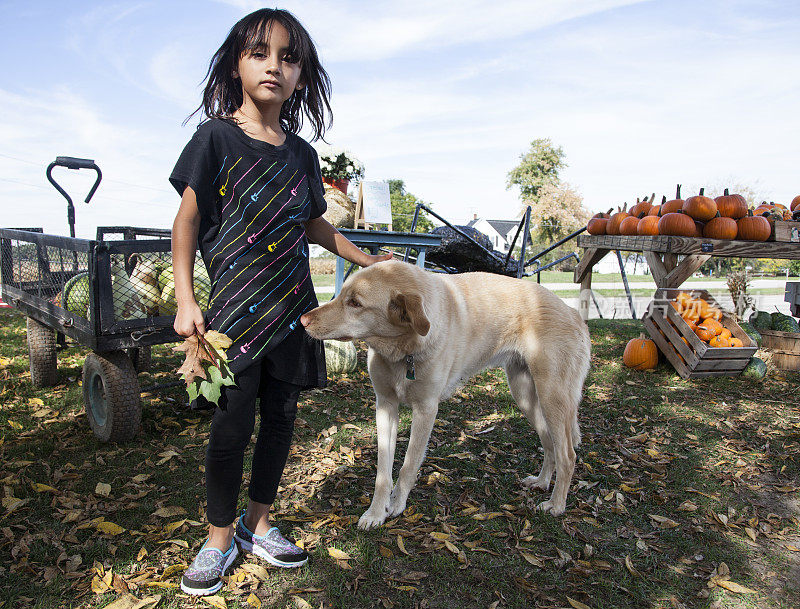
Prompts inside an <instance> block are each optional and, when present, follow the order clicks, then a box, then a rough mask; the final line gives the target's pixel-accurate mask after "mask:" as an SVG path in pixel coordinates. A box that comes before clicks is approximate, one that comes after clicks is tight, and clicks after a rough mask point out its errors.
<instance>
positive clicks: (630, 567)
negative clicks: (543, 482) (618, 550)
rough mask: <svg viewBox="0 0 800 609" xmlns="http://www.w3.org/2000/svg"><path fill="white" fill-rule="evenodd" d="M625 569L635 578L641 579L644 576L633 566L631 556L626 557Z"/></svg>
mask: <svg viewBox="0 0 800 609" xmlns="http://www.w3.org/2000/svg"><path fill="white" fill-rule="evenodd" d="M625 567H626V568H627V569H628V571H629V572H630V574H631V575H633V576H634V577H641V576H642V574H641V573H639V571H637V570H636V567H634V566H633V561H632V560H631V557H630V555H629V554H626V555H625Z"/></svg>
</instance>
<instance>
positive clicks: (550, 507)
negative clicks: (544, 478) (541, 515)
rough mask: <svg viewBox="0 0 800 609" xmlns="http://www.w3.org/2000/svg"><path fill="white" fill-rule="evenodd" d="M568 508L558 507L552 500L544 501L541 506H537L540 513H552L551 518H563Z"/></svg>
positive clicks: (564, 506)
mask: <svg viewBox="0 0 800 609" xmlns="http://www.w3.org/2000/svg"><path fill="white" fill-rule="evenodd" d="M566 507H567V506H566V505H556V504H555V503H553V502H552V501H551V500H550V499H548V500H547V501H542V502H541V503H540V504H539V505H537V506H536V510H537V511H539V512H550V515H551V516H561V514H563V513H564V510H565V509H566Z"/></svg>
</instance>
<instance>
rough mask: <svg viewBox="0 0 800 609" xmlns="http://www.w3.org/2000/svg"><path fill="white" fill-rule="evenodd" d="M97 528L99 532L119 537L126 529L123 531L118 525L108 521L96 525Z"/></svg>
mask: <svg viewBox="0 0 800 609" xmlns="http://www.w3.org/2000/svg"><path fill="white" fill-rule="evenodd" d="M95 528H96V529H97V530H98V531H102V532H103V533H106V534H107V535H119V534H120V533H124V532H125V529H123V528H122V527H121V526H119V525H118V524H114V523H113V522H108V521H106V520H102V521H100V522H98V523H97V524H96V525H95Z"/></svg>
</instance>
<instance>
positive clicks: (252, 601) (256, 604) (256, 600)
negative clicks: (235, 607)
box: [247, 592, 261, 609]
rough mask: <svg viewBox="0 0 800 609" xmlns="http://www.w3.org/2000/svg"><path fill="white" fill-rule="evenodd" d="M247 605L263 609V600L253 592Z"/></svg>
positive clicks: (248, 598)
mask: <svg viewBox="0 0 800 609" xmlns="http://www.w3.org/2000/svg"><path fill="white" fill-rule="evenodd" d="M247 604H248V605H250V606H251V607H255V608H256V609H261V599H260V598H258V597H257V596H256V595H255V594H253V593H252V592H251V593H250V596H248V597H247Z"/></svg>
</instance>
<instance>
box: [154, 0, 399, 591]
mask: <svg viewBox="0 0 800 609" xmlns="http://www.w3.org/2000/svg"><path fill="white" fill-rule="evenodd" d="M206 78H207V79H208V82H207V84H206V87H205V92H204V94H203V103H202V104H201V106H200V108H198V110H197V111H199V110H200V109H203V110H204V112H205V115H206V116H207V117H208V118H209V120H207V121H206V122H204V123H202V124H201V125H200V126H199V127H198V128H197V131H196V133H195V134H194V136H193V137H192V139H191V141H190V142H189V143H188V144H187V145H186V147H185V148H184V150H183V152H182V154H181V156H180V158H179V159H178V162H177V164H176V165H175V169H174V170H173V172H172V174H171V176H170V182H171V183H172V184H173V186H174V187H175V188H176V189H177V191H178V193H179V194H181V204H180V209H179V210H178V214H177V216H176V218H175V222H174V224H173V229H172V255H173V268H174V276H175V295H176V298H177V302H178V311H177V315H176V316H175V324H174V327H175V331H176V332H177V333H178V334H179V335H181V336H191V335H192V334H194V333H195V332H198V333H200V334H202V333H204V332H205V331H206V329H211V328H213V329H215V330H218V331H220V332H223V333H225V334H227V335H228V336H229V337H230V338H231V339H232V340H233V344H232V345H231V347H230V348H229V349H228V358H229V364H230V367H231V371H232V372H233V373H234V379H235V381H236V386H235V387H224V388H223V393H222V397H221V398H220V402H219V407H218V408H217V409H216V410H215V412H214V416H213V420H212V423H211V434H210V437H209V442H208V448H207V451H206V461H205V478H206V496H207V503H208V507H207V516H208V522H209V534H208V539H207V540H206V542H205V543H204V544H203V546H202V548H201V549H200V552H199V553H198V554H197V556H196V557H195V559H194V560H193V561H192V564H191V565H190V567H189V569H188V570H187V571H186V572H185V574H184V576H183V580H182V582H181V588H182V589H183V591H184V592H187V593H189V594H198V595H202V594H212V593H213V592H215V591H217V590H218V589H219V588H221V587H222V576H223V575H224V574H225V571H226V569H227V568H228V567H229V566H230V564H231V563H232V562H233V560H234V558H235V557H236V555H237V554H238V550H237V545H236V542H237V541H238V543H239V545H241V547H242V548H244V549H245V550H247V551H251V552H252V553H254V554H255V555H257V556H259V557H261V558H264V559H265V560H267V561H268V562H270V563H271V564H273V565H277V566H281V567H297V566H300V565H302V564H305V562H306V561H307V559H308V556H307V554H306V553H305V552H304V551H303V550H301V549H300V548H298V547H297V546H296V545H294V544H293V543H291V542H290V541H288V540H287V539H285V538H284V537H283V536H282V535H281V533H280V531H279V530H278V529H277V528H275V527H271V526H270V520H269V510H270V505H271V504H272V502H273V501H274V500H275V496H276V493H277V488H278V483H279V481H280V478H281V474H282V473H283V468H284V465H285V464H286V459H287V456H288V453H289V446H290V443H291V439H292V434H293V430H294V420H295V415H296V412H297V399H298V396H299V393H300V390H302V389H305V388H309V387H321V386H324V384H325V359H324V357H325V356H324V351H323V348H322V344H321V342H319V341H315V340H314V339H312V338H310V337H309V336H308V335H307V334H306V333H305V331H304V329H303V327H302V325H301V324H299V323H298V320H299V318H300V316H301V315H302V314H303V313H305V312H306V311H309V310H310V309H312V308H314V307H316V306H317V300H316V297H315V295H314V288H313V286H312V284H311V278H310V269H309V264H308V242H309V241H310V242H313V243H318V244H320V245H321V246H323V247H324V248H325V249H327V250H329V251H331V252H333V253H334V254H337V255H339V256H342V257H343V258H345V259H347V260H349V261H351V262H354V263H356V264H358V265H360V266H369V265H371V264H373V263H375V262H379V261H381V260H386V259H389V258H391V257H392V256H391V254H388V255H385V256H371V255H368V254H366V253H364V252H362V251H361V250H360V249H358V248H357V247H356V246H355V245H353V244H352V243H351V242H350V241H348V240H347V239H346V238H344V237H343V236H342V235H341V234H340V233H339V232H338V231H337V230H336V229H335V228H334V227H333V226H331V225H330V224H329V223H328V222H327V221H325V220H324V219H323V218H322V217H321V216H322V214H323V212H324V211H325V209H326V204H325V200H324V199H323V192H324V190H323V186H322V178H321V175H320V169H319V161H318V159H317V155H316V153H315V151H314V149H313V148H312V147H311V146H310V145H309V144H308V143H307V142H305V141H304V140H303V139H301V138H300V137H299V136H298V135H297V132H298V131H299V129H300V127H301V125H302V121H303V115H305V116H306V117H307V118H308V120H309V121H310V124H311V127H312V129H313V134H314V139H318V138H321V137H322V136H323V134H324V131H325V122H326V121H325V115H326V114H327V115H330V104H329V102H328V97H329V95H330V80H329V79H328V75H327V73H326V72H325V70H324V69H323V68H322V66H321V65H320V62H319V59H318V57H317V52H316V49H315V48H314V43H313V42H312V40H311V38H310V37H309V35H308V33H307V32H306V30H305V29H304V28H303V26H302V25H301V24H300V23H299V22H298V21H297V19H296V18H295V17H294V16H293V15H292V14H291V13H288V12H286V11H283V10H277V9H276V10H272V9H262V10H259V11H256V12H254V13H251V14H250V15H247V16H246V17H244V18H243V19H242V20H240V21H239V22H238V23H236V25H234V26H233V28H232V29H231V31H230V33H229V34H228V37H227V38H226V39H225V42H224V43H223V44H222V46H221V47H220V48H219V50H218V51H217V52H216V53H215V55H214V57H213V58H212V60H211V64H210V66H209V69H208V73H207V74H206ZM197 111H196V112H197ZM187 120H188V119H187ZM328 124H330V121H329V120H328ZM196 246H199V248H200V253H201V255H202V257H203V261H204V263H205V265H206V268H207V269H208V273H209V277H210V278H211V283H212V292H211V297H210V302H209V306H208V311H207V313H206V316H205V317H204V315H203V312H202V311H201V310H200V307H199V306H198V305H197V303H196V302H195V299H194V294H193V289H192V267H193V264H194V257H195V248H196ZM256 398H260V412H261V425H260V429H259V433H258V439H257V441H256V445H255V449H254V452H253V464H252V472H251V477H250V485H249V492H248V495H249V502H248V505H247V510H246V511H245V512H244V513H243V514H241V515H240V516H239V519H238V522H237V524H236V527H235V528H234V524H233V523H234V519H235V518H236V503H237V499H238V496H239V487H240V484H241V480H242V469H243V459H244V451H245V448H246V447H247V445H248V443H249V441H250V436H251V434H252V432H253V428H254V425H255V423H254V421H255V403H256Z"/></svg>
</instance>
